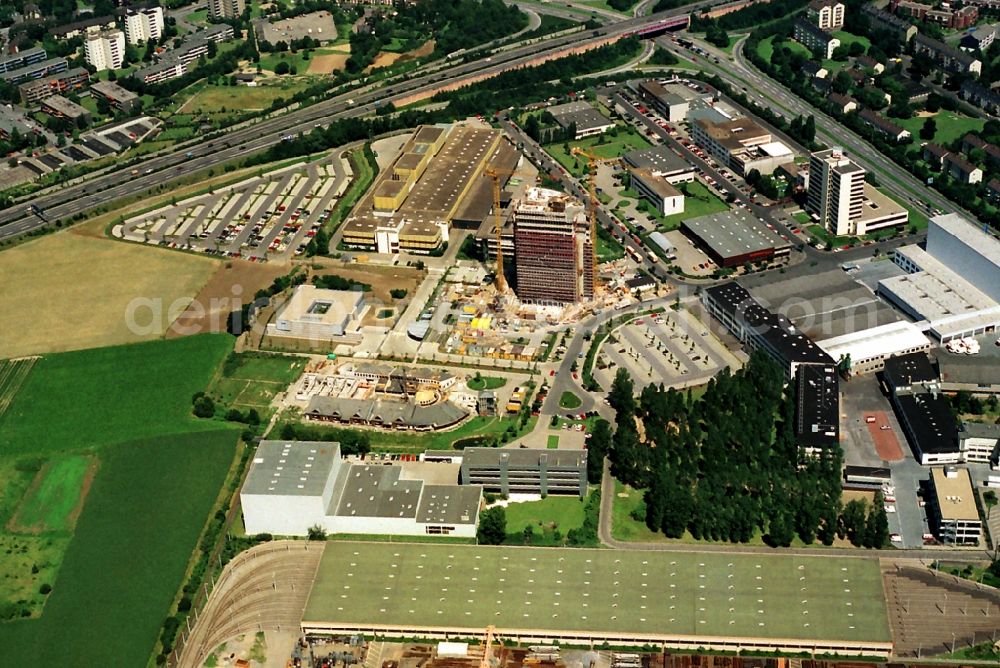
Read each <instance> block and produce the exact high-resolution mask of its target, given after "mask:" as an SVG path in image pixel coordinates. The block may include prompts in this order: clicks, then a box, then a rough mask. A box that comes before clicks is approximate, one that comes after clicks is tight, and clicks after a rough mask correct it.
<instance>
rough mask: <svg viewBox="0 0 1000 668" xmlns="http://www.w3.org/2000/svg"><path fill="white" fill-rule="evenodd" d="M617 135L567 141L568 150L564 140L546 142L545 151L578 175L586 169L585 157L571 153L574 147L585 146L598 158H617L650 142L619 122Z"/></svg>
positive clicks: (647, 146) (647, 145) (646, 145)
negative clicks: (568, 150)
mask: <svg viewBox="0 0 1000 668" xmlns="http://www.w3.org/2000/svg"><path fill="white" fill-rule="evenodd" d="M617 127H618V136H617V137H613V136H611V135H609V134H607V133H605V134H603V135H596V136H594V137H587V138H586V139H580V140H578V141H571V142H569V148H570V152H567V151H566V146H565V144H566V142H555V143H552V144H547V145H546V146H545V151H546V152H547V153H548V154H549V155H551V156H552V157H553V158H555V159H556V161H557V162H558V163H559V164H560V165H562V166H563V167H565V168H566V170H567V171H568V172H570V173H571V174H574V175H576V176H580V175H582V174H583V173H584V171H586V169H587V159H586V158H585V157H582V156H580V157H577V156H574V155H571V151H572V150H573V149H574V148H585V149H588V150H591V151H593V152H594V154H595V155H597V156H598V157H600V158H617V157H619V156H622V155H624V154H626V153H628V152H629V151H633V150H635V149H641V148H649V146H650V144H649V142H648V141H646V138H645V137H643V136H642V135H641V134H639V133H638V132H636V131H635V130H634V129H633V128H632V127H630V126H627V125H624V124H619V125H618V126H617Z"/></svg>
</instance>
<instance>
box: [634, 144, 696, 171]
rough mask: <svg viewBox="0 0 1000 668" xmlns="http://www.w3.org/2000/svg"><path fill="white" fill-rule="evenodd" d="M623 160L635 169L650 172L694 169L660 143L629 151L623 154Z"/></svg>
mask: <svg viewBox="0 0 1000 668" xmlns="http://www.w3.org/2000/svg"><path fill="white" fill-rule="evenodd" d="M623 157H624V158H625V162H626V163H628V164H629V165H631V166H633V167H635V168H637V169H648V170H650V171H652V172H663V173H665V174H673V173H675V172H683V171H689V170H690V171H694V167H693V166H691V164H690V163H689V162H688V161H687V160H685V159H684V158H682V157H681V156H679V155H677V154H676V153H674V151H673V149H671V148H670V147H669V146H666V145H663V144H661V145H660V146H654V147H652V148H643V149H638V150H635V151H629V152H628V153H626V154H625V155H624V156H623Z"/></svg>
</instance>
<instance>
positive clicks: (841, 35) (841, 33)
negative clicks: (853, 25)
mask: <svg viewBox="0 0 1000 668" xmlns="http://www.w3.org/2000/svg"><path fill="white" fill-rule="evenodd" d="M833 36H834V37H836V38H837V39H839V40H840V45H841V46H850V45H851V44H854V43H855V42H860V43H861V46H863V47H865V51H867V50H868V47H869V46H871V45H872V43H871V40H869V39H868V38H867V37H861V36H859V35H854V34H852V33H849V32H847V31H846V30H837V31H836V32H834V33H833Z"/></svg>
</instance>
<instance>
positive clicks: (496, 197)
mask: <svg viewBox="0 0 1000 668" xmlns="http://www.w3.org/2000/svg"><path fill="white" fill-rule="evenodd" d="M514 171H515V170H513V169H500V168H497V167H487V168H486V169H484V170H483V175H484V176H486V177H488V178H490V179H492V181H493V222H494V226H495V230H494V231H495V233H496V235H497V268H496V272H497V277H496V286H497V293H499V294H504V293H505V292H507V279H506V278H505V277H504V274H503V238H502V232H503V224H502V223H501V222H500V178H501V177H503V176H511V175H512V174H514Z"/></svg>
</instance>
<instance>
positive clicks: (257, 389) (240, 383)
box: [207, 352, 305, 417]
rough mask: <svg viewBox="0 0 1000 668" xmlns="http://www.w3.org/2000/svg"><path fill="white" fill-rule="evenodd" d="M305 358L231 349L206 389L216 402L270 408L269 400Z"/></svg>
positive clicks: (298, 370)
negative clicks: (234, 351) (220, 369)
mask: <svg viewBox="0 0 1000 668" xmlns="http://www.w3.org/2000/svg"><path fill="white" fill-rule="evenodd" d="M304 367H305V359H304V358H301V357H292V356H290V355H268V354H266V353H253V352H247V353H232V354H231V355H230V356H229V357H228V358H227V359H226V362H225V364H223V368H222V373H221V374H220V375H219V376H218V377H217V378H216V379H215V380H214V381H213V382H212V384H211V386H210V387H209V388H208V390H207V392H208V394H209V395H211V397H212V398H213V399H214V400H215V402H216V404H224V405H225V406H231V407H233V408H236V409H238V410H241V411H247V410H249V409H251V408H253V409H255V410H256V411H257V412H258V414H260V415H261V416H265V417H266V416H267V415H268V414H269V412H270V404H271V400H272V399H274V397H275V396H276V395H277V394H278V393H279V392H284V391H285V390H286V389H287V388H288V386H289V384H291V383H292V381H294V380H295V379H296V378H298V377H299V376H300V375H301V374H302V369H303V368H304Z"/></svg>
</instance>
